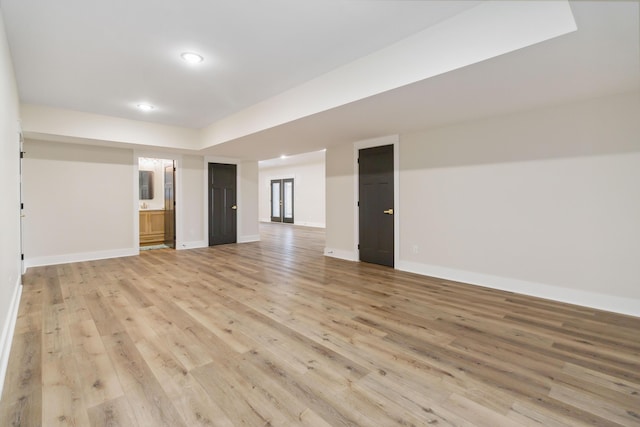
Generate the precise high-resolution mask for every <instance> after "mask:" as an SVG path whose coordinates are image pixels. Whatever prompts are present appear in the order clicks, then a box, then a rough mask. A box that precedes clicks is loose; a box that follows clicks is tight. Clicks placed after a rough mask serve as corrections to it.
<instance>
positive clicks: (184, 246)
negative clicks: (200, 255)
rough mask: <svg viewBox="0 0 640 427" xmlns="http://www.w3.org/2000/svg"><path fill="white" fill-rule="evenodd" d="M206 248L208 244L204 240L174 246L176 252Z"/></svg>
mask: <svg viewBox="0 0 640 427" xmlns="http://www.w3.org/2000/svg"><path fill="white" fill-rule="evenodd" d="M207 246H209V242H207V241H206V240H197V241H194V242H182V243H179V244H178V245H177V246H176V249H177V250H182V249H199V248H206V247H207Z"/></svg>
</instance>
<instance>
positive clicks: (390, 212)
mask: <svg viewBox="0 0 640 427" xmlns="http://www.w3.org/2000/svg"><path fill="white" fill-rule="evenodd" d="M383 213H386V214H387V215H393V209H387V210H386V211H384V212H383Z"/></svg>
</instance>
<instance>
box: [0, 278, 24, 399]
mask: <svg viewBox="0 0 640 427" xmlns="http://www.w3.org/2000/svg"><path fill="white" fill-rule="evenodd" d="M21 295H22V283H21V280H20V278H18V282H17V283H16V286H15V289H14V291H13V297H12V298H11V302H10V304H9V311H8V312H7V318H6V319H5V320H4V328H2V335H1V336H0V396H2V389H3V388H4V379H5V377H6V375H7V368H8V366H9V355H10V353H11V343H12V342H13V335H14V333H15V329H16V320H17V319H18V309H19V308H20V296H21Z"/></svg>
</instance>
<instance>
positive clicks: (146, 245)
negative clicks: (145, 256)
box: [138, 157, 176, 250]
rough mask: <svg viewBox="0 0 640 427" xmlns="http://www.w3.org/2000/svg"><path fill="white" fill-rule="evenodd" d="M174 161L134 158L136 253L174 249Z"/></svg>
mask: <svg viewBox="0 0 640 427" xmlns="http://www.w3.org/2000/svg"><path fill="white" fill-rule="evenodd" d="M175 172H176V166H175V161H174V160H171V159H155V158H148V157H139V158H138V190H139V192H138V203H139V215H140V250H149V249H163V248H172V249H175V247H176V231H175V230H176V219H175V218H176V216H175V209H176V194H175V187H176V185H175V181H176V180H175Z"/></svg>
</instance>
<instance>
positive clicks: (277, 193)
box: [271, 179, 282, 222]
mask: <svg viewBox="0 0 640 427" xmlns="http://www.w3.org/2000/svg"><path fill="white" fill-rule="evenodd" d="M281 184H282V180H280V179H274V180H272V181H271V221H274V222H282V210H281V209H280V207H281V206H282V191H281Z"/></svg>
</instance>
